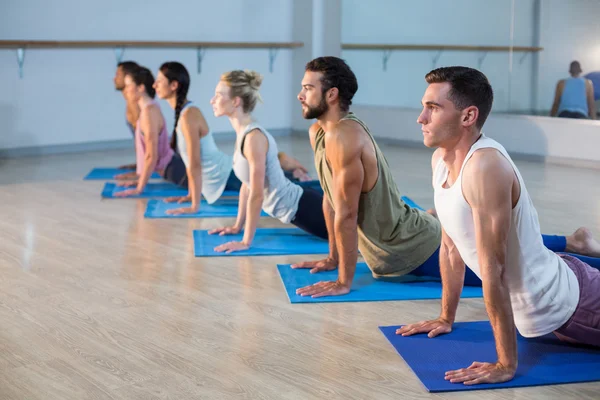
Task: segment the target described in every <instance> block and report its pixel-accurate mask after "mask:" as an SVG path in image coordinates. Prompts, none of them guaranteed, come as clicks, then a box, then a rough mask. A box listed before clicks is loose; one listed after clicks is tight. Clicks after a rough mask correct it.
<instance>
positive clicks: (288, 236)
mask: <svg viewBox="0 0 600 400" xmlns="http://www.w3.org/2000/svg"><path fill="white" fill-rule="evenodd" d="M243 237H244V235H243V233H239V234H237V235H225V236H219V235H209V234H208V231H206V230H195V231H194V254H195V256H196V257H225V256H280V255H292V254H328V253H329V243H328V242H327V241H326V240H323V239H320V238H318V237H316V236H312V235H309V234H308V233H305V232H304V231H302V230H300V229H298V228H279V229H277V228H258V229H257V230H256V234H255V235H254V240H253V242H252V246H251V247H250V249H248V250H244V251H236V252H233V253H230V254H226V253H218V252H216V251H214V250H213V249H214V248H215V247H217V246H219V245H221V244H224V243H227V242H232V241H238V242H239V241H241V240H242V239H243Z"/></svg>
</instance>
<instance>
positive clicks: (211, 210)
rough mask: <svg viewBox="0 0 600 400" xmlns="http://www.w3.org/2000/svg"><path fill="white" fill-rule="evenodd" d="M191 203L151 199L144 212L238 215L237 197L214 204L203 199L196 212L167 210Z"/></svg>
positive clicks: (154, 214)
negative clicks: (171, 211)
mask: <svg viewBox="0 0 600 400" xmlns="http://www.w3.org/2000/svg"><path fill="white" fill-rule="evenodd" d="M190 205H191V203H181V204H179V203H165V201H164V200H149V201H148V205H147V207H146V212H145V213H144V217H145V218H216V217H221V218H224V217H237V212H238V200H237V199H219V200H217V201H216V202H214V203H213V204H208V203H207V202H206V201H204V200H202V201H201V202H200V210H198V212H196V213H194V214H182V215H169V214H167V210H173V209H175V208H181V207H189V206H190ZM260 215H261V217H268V215H267V213H265V212H264V211H262V212H261V214H260Z"/></svg>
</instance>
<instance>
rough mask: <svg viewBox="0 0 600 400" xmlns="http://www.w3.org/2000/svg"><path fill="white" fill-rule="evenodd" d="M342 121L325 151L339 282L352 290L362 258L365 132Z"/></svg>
mask: <svg viewBox="0 0 600 400" xmlns="http://www.w3.org/2000/svg"><path fill="white" fill-rule="evenodd" d="M348 125H349V124H347V123H344V122H342V123H340V124H339V125H338V129H337V131H334V132H332V135H331V136H330V137H329V138H327V139H326V144H325V152H326V157H327V160H329V163H330V165H331V172H332V176H333V185H332V186H333V193H332V194H333V204H334V206H335V214H334V223H333V230H334V232H335V244H336V248H337V252H338V282H339V283H340V284H342V285H343V286H345V287H347V288H348V289H349V288H350V286H351V285H352V280H353V279H354V271H355V269H356V260H357V258H358V201H359V199H360V193H361V190H362V185H363V180H364V169H363V164H362V160H361V153H362V147H363V145H362V143H363V140H361V139H362V135H361V133H362V132H360V131H359V129H360V128H358V127H357V126H348Z"/></svg>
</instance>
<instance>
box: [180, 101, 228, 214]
mask: <svg viewBox="0 0 600 400" xmlns="http://www.w3.org/2000/svg"><path fill="white" fill-rule="evenodd" d="M191 106H193V104H192V103H191V102H188V103H187V104H186V105H185V106H184V107H183V108H182V109H181V114H183V111H184V110H185V109H187V108H189V107H191ZM181 114H180V115H181ZM180 120H181V118H180ZM175 132H176V134H177V152H178V153H179V155H180V156H181V159H182V160H183V163H184V164H185V166H186V168H187V167H189V163H190V160H189V157H188V150H187V142H186V141H185V135H184V134H183V131H182V130H181V128H180V127H179V123H178V124H177V127H176V128H175ZM200 160H201V164H202V196H204V198H205V199H206V201H207V202H208V203H209V204H212V203H214V202H215V201H217V200H218V199H219V197H221V194H223V190H225V186H226V185H227V179H229V175H230V174H231V170H232V168H233V160H232V158H231V157H230V156H228V155H227V154H225V153H223V152H222V151H221V150H219V148H218V147H217V144H216V143H215V139H214V137H213V134H212V132H208V133H207V134H206V135H205V136H204V137H202V138H200Z"/></svg>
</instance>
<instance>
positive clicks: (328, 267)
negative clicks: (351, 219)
mask: <svg viewBox="0 0 600 400" xmlns="http://www.w3.org/2000/svg"><path fill="white" fill-rule="evenodd" d="M319 129H321V126H320V125H319V123H318V122H315V123H314V124H312V125H311V126H310V128H309V130H308V135H309V137H310V145H311V147H312V149H313V152H314V150H315V141H316V136H317V132H318V131H319ZM322 208H323V218H324V219H325V227H326V228H327V237H328V238H329V256H328V257H327V258H325V259H323V260H318V261H303V262H300V263H295V264H292V265H291V267H292V268H294V269H296V268H310V272H311V273H312V274H314V273H317V272H322V271H333V270H334V269H336V268H337V265H338V252H337V247H336V244H335V226H334V225H335V223H334V218H335V211H334V210H333V207H332V206H331V203H330V201H329V198H328V197H327V195H326V194H324V195H323V204H322Z"/></svg>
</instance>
